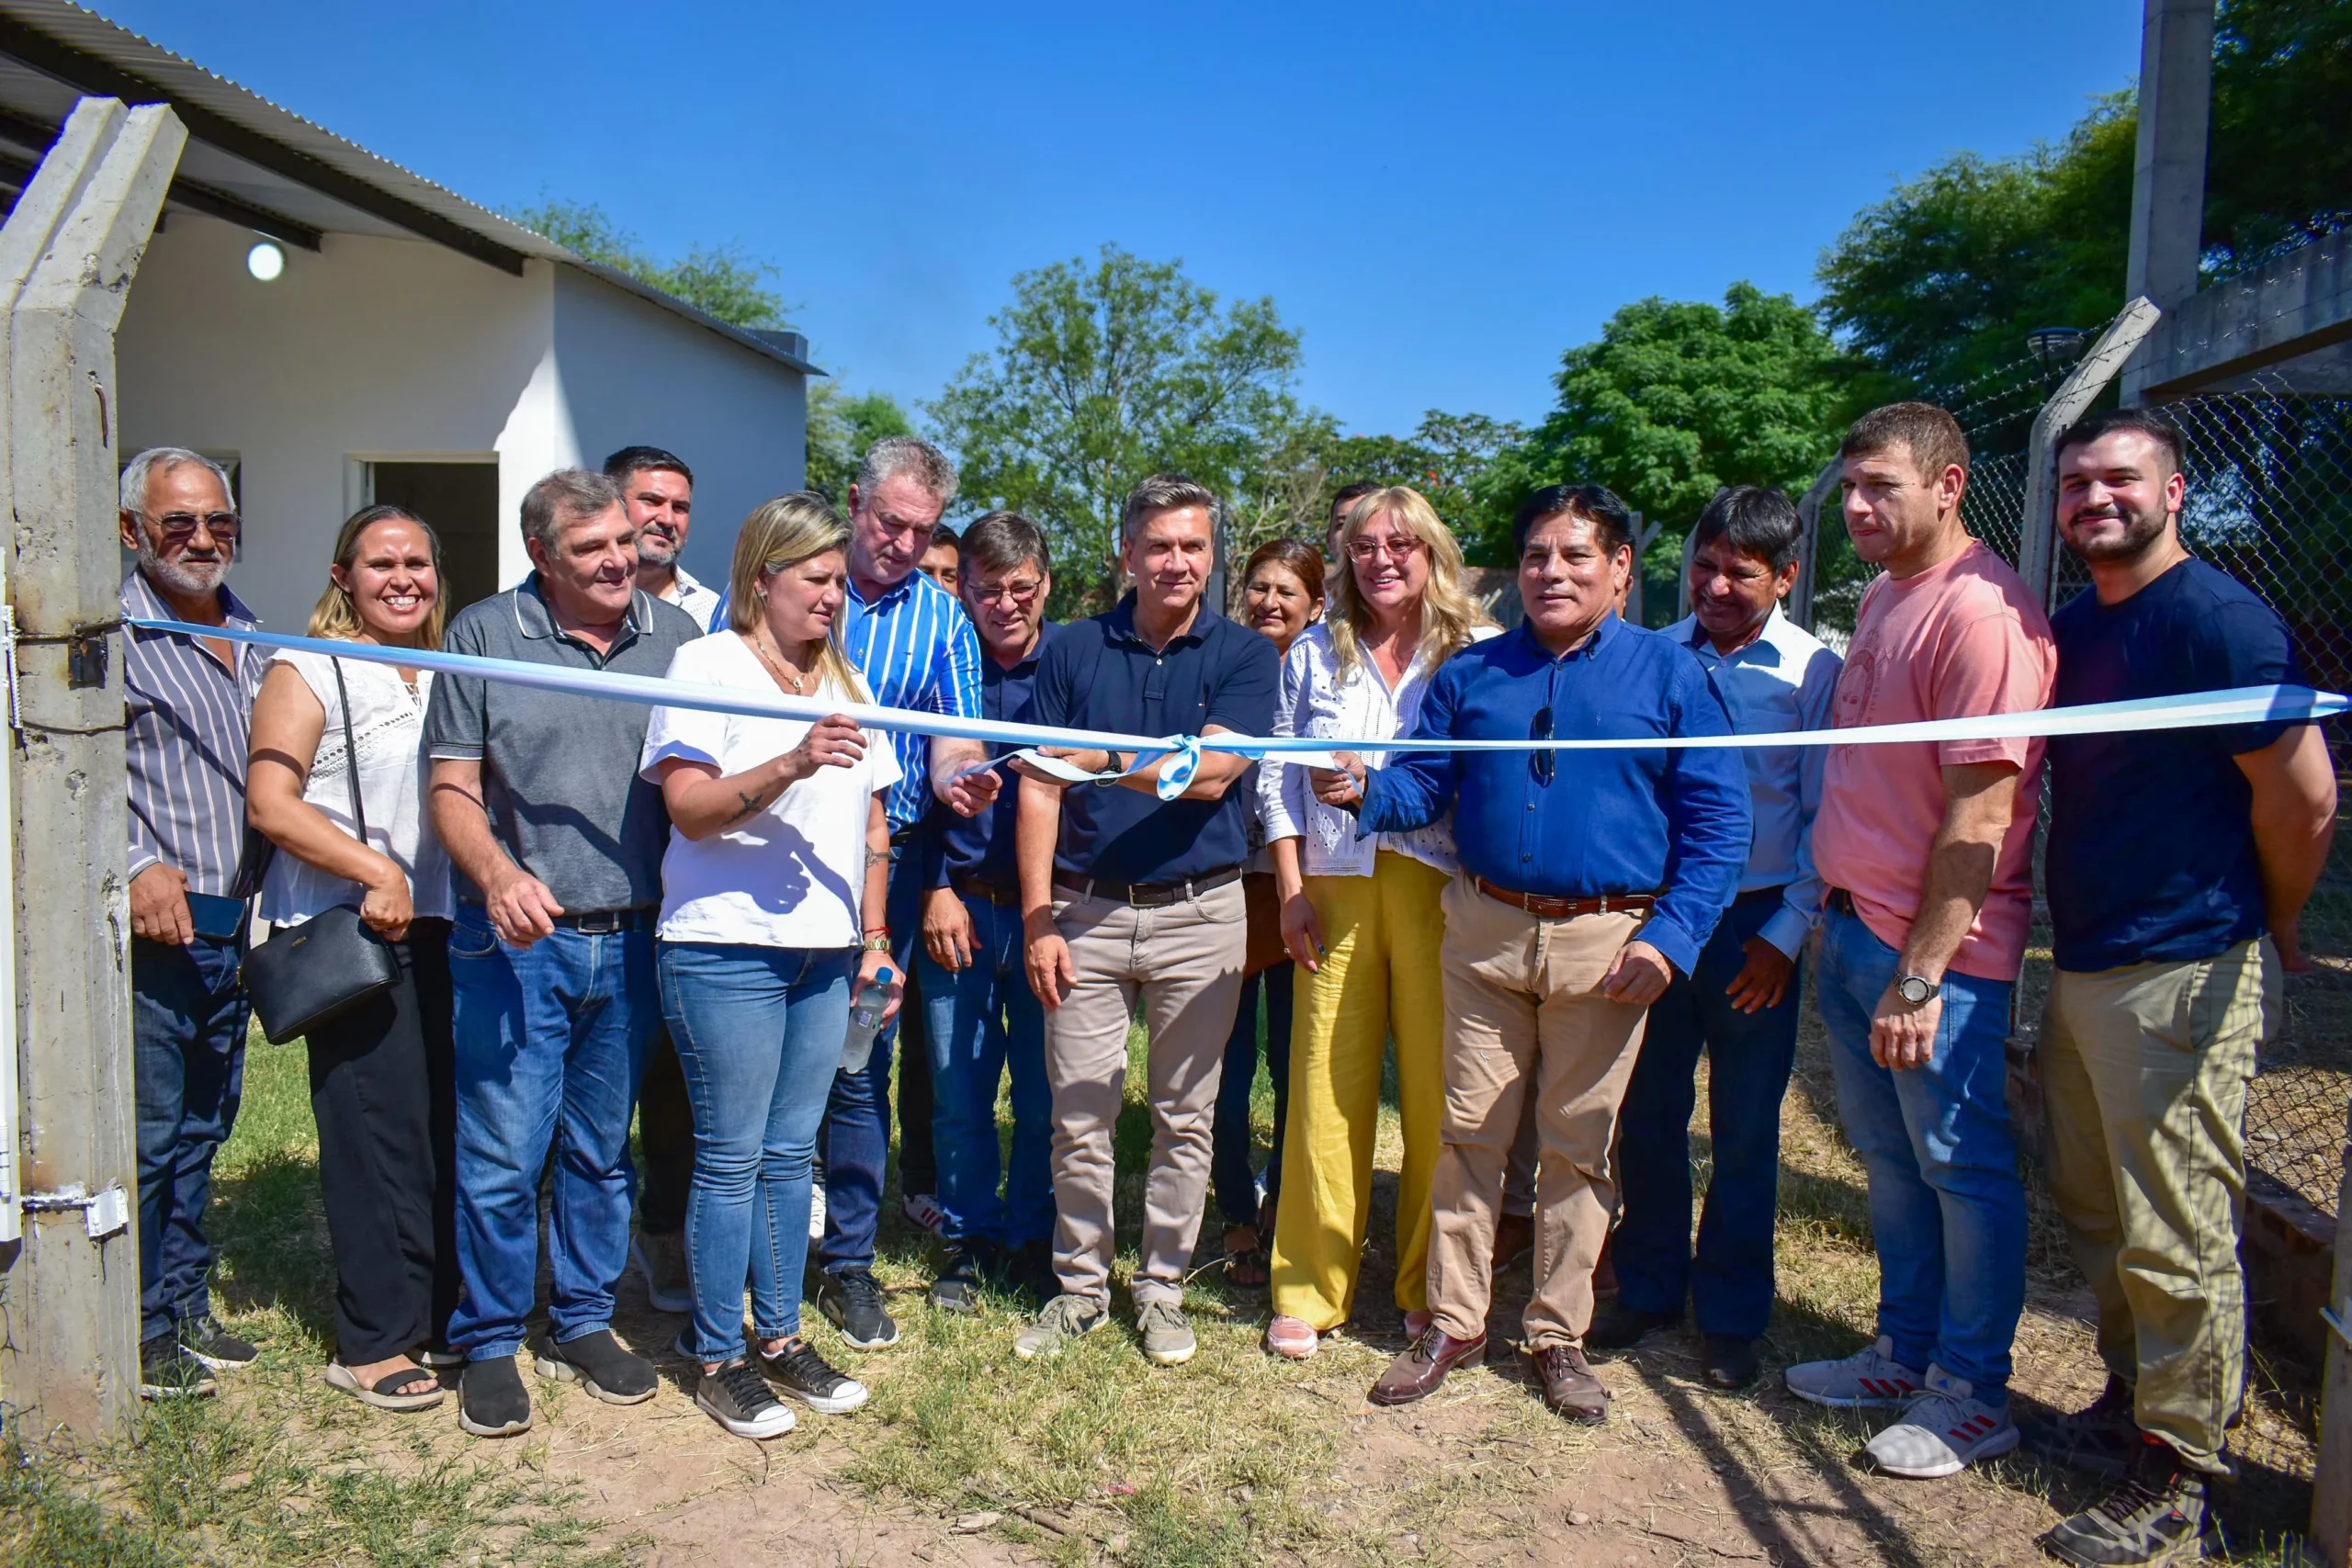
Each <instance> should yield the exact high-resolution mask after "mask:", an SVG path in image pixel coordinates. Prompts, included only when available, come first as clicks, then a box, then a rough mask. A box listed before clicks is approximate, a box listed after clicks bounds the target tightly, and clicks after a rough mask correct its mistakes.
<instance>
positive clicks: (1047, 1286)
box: [1004, 1231, 1274, 1310]
mask: <svg viewBox="0 0 2352 1568" xmlns="http://www.w3.org/2000/svg"><path fill="white" fill-rule="evenodd" d="M1263 1234H1264V1235H1273V1234H1274V1233H1273V1232H1272V1231H1266V1232H1264V1233H1263ZM1004 1283H1005V1287H1006V1288H1007V1289H1008V1290H1011V1291H1013V1292H1017V1293H1019V1294H1021V1295H1023V1296H1026V1297H1028V1298H1029V1304H1030V1305H1032V1306H1034V1307H1036V1308H1038V1309H1040V1310H1042V1309H1043V1308H1044V1307H1045V1304H1046V1303H1047V1302H1049V1301H1052V1300H1053V1299H1054V1298H1055V1297H1056V1296H1058V1295H1060V1294H1061V1293H1062V1281H1061V1277H1060V1276H1059V1275H1057V1274H1056V1273H1055V1272H1054V1244H1053V1243H1052V1242H1050V1241H1024V1242H1023V1243H1022V1244H1021V1245H1020V1246H1019V1247H1014V1248H1013V1249H1012V1254H1011V1255H1010V1256H1009V1257H1007V1258H1006V1259H1005V1264H1004Z"/></svg>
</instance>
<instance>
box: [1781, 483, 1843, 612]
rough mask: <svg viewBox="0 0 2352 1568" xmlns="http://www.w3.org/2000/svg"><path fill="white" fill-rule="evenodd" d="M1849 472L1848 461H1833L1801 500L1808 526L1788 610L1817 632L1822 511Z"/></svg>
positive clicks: (1801, 511)
mask: <svg viewBox="0 0 2352 1568" xmlns="http://www.w3.org/2000/svg"><path fill="white" fill-rule="evenodd" d="M1845 471H1846V465H1845V464H1844V462H1842V461H1841V460H1839V459H1838V458H1836V457H1832V458H1830V459H1829V461H1828V462H1826V463H1825V464H1823V465H1822V468H1821V472H1820V473H1819V474H1818V475H1816V476H1815V479H1814V481H1813V483H1812V484H1811V485H1810V486H1808V487H1806V490H1805V492H1804V494H1803V495H1802V496H1800V497H1798V498H1797V518H1798V520H1799V521H1800V522H1802V523H1803V524H1804V542H1803V543H1802V544H1801V545H1799V546H1798V549H1799V552H1800V553H1799V554H1798V556H1797V585H1796V587H1794V588H1793V589H1792V590H1790V592H1789V606H1788V608H1789V619H1791V620H1792V621H1794V622H1795V623H1796V624H1797V625H1799V626H1803V627H1804V629H1805V630H1807V631H1811V630H1812V629H1813V595H1814V588H1815V584H1816V583H1818V582H1819V581H1820V578H1821V572H1820V568H1819V566H1818V564H1817V563H1818V562H1819V561H1820V559H1821V508H1822V506H1823V505H1824V504H1825V503H1826V502H1827V501H1828V500H1829V497H1830V495H1831V494H1832V493H1833V492H1834V491H1836V490H1837V489H1838V479H1840V478H1841V477H1843V475H1844V474H1845Z"/></svg>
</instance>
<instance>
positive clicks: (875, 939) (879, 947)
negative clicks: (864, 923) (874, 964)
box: [858, 931, 890, 953]
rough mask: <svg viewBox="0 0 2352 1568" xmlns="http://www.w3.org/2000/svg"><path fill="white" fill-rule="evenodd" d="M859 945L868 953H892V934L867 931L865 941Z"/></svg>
mask: <svg viewBox="0 0 2352 1568" xmlns="http://www.w3.org/2000/svg"><path fill="white" fill-rule="evenodd" d="M858 945H859V946H860V947H862V948H864V949H865V951H866V952H868V953H888V952H889V951H890V933H889V932H888V931H867V932H866V933H865V941H864V942H860V943H859V944H858Z"/></svg>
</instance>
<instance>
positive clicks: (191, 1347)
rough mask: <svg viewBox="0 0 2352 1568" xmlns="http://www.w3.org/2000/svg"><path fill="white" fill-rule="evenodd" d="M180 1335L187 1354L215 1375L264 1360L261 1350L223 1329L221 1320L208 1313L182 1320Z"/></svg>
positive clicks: (250, 1342)
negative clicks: (215, 1373)
mask: <svg viewBox="0 0 2352 1568" xmlns="http://www.w3.org/2000/svg"><path fill="white" fill-rule="evenodd" d="M179 1333H180V1343H181V1345H183V1346H185V1347H186V1348H187V1353H188V1354H189V1355H191V1356H194V1357H195V1358H196V1359H198V1360H199V1361H202V1362H203V1363H204V1364H205V1365H206V1366H208V1367H210V1368H211V1369H212V1370H213V1371H216V1372H233V1371H236V1370H237V1369H239V1368H240V1367H250V1366H252V1365H253V1364H254V1362H255V1361H257V1360H259V1359H261V1350H260V1348H258V1347H256V1346H255V1345H254V1343H253V1342H252V1341H250V1340H246V1339H240V1338H238V1337H236V1336H235V1335H233V1334H232V1333H230V1332H229V1331H228V1330H227V1329H225V1328H223V1327H221V1326H220V1320H219V1319H218V1318H216V1317H214V1316H213V1315H212V1314H210V1313H209V1312H200V1313H198V1314H196V1315H195V1316H194V1317H188V1318H182V1319H181V1320H180V1328H179Z"/></svg>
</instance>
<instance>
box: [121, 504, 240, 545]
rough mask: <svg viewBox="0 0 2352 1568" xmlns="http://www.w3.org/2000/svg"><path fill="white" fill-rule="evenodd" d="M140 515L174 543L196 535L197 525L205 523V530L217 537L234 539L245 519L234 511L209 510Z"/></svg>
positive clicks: (181, 542) (183, 541)
mask: <svg viewBox="0 0 2352 1568" xmlns="http://www.w3.org/2000/svg"><path fill="white" fill-rule="evenodd" d="M138 515H140V516H141V517H143V518H145V519H146V520H147V521H148V522H150V523H153V525H155V526H156V527H158V528H160V529H162V530H163V533H164V538H165V539H166V540H168V541H170V542H171V543H173V544H175V545H176V544H185V543H186V542H187V541H188V540H189V539H192V538H194V537H196V525H198V523H201V524H203V525H204V527H205V531H206V532H207V533H209V534H210V535H211V536H213V537H214V538H216V539H233V538H235V537H236V536H237V531H238V530H239V529H240V528H242V527H243V526H244V521H243V519H242V518H240V517H239V516H238V515H237V514H236V513H233V512H208V513H204V514H203V515H202V516H200V517H199V516H198V515H197V514H196V513H193V512H166V513H164V514H163V515H162V516H161V517H155V516H151V515H149V514H148V513H144V512H141V513H139V514H138Z"/></svg>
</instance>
